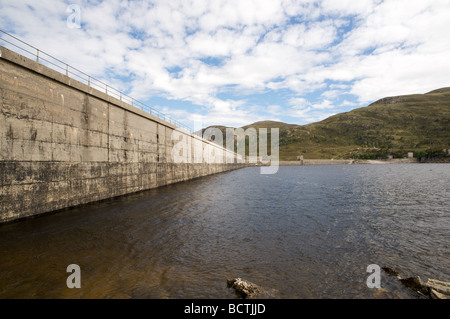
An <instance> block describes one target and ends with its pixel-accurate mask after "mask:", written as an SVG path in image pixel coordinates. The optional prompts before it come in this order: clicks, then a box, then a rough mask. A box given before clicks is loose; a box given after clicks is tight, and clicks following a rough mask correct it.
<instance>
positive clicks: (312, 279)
mask: <svg viewBox="0 0 450 319" xmlns="http://www.w3.org/2000/svg"><path fill="white" fill-rule="evenodd" d="M449 182H450V166H448V165H447V164H417V165H415V164H392V165H332V166H285V167H280V169H279V171H278V173H277V174H274V175H261V174H260V169H259V168H257V167H249V168H244V169H240V170H236V171H232V172H228V173H223V174H218V175H214V176H209V177H204V178H200V179H196V180H193V181H188V182H183V183H178V184H174V185H170V186H167V187H162V188H159V189H154V190H150V191H146V192H142V193H139V194H135V195H130V196H126V197H122V198H118V199H113V200H108V201H104V202H101V203H95V204H90V205H86V206H84V207H80V208H75V209H70V210H66V211H63V212H60V213H57V214H52V215H46V216H41V217H37V218H33V219H28V220H24V221H20V222H16V223H8V224H4V225H0V298H234V297H235V295H234V292H233V291H232V290H231V289H230V288H227V286H226V279H227V278H232V277H242V278H245V279H247V280H249V281H252V282H254V283H256V284H258V285H260V286H263V287H265V288H266V289H269V290H270V291H272V293H273V294H274V296H275V297H276V298H417V295H415V293H412V292H411V291H409V290H408V289H407V288H404V287H403V286H402V285H401V284H399V283H398V282H397V280H396V279H395V278H394V277H390V276H388V275H386V274H385V273H384V272H382V277H381V286H382V288H383V289H369V288H368V287H367V285H366V279H367V277H368V276H369V275H370V274H369V273H367V272H366V268H367V266H368V265H370V264H377V265H380V266H382V267H383V266H388V267H391V268H393V269H396V270H397V271H399V272H400V274H401V275H402V276H404V277H406V276H413V275H419V276H421V277H422V278H436V279H440V280H447V281H450V236H449V235H450V210H449V203H450V186H449ZM69 264H78V265H79V266H80V268H81V285H82V287H81V288H80V289H69V288H67V286H66V279H67V276H68V275H69V273H67V272H66V267H67V266H68V265H69Z"/></svg>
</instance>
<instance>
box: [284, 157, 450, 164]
mask: <svg viewBox="0 0 450 319" xmlns="http://www.w3.org/2000/svg"><path fill="white" fill-rule="evenodd" d="M449 163H450V160H448V159H435V160H431V159H430V160H423V161H420V160H418V159H416V158H398V159H386V160H381V159H380V160H353V159H348V160H344V159H303V160H297V161H279V163H278V165H279V166H308V165H350V164H370V165H386V164H449Z"/></svg>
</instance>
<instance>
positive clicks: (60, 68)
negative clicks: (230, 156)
mask: <svg viewBox="0 0 450 319" xmlns="http://www.w3.org/2000/svg"><path fill="white" fill-rule="evenodd" d="M1 42H4V43H7V45H4V47H6V48H8V49H11V50H12V51H15V52H17V49H19V50H21V52H17V53H19V54H21V55H23V56H25V57H28V58H30V59H32V60H36V62H38V63H40V64H42V65H45V66H47V67H49V68H51V69H53V70H55V71H57V72H59V73H62V74H65V75H66V76H68V77H70V78H72V79H74V80H77V81H79V82H81V83H84V84H86V85H87V86H88V87H90V88H94V89H97V90H98V91H100V92H104V93H106V94H107V95H109V96H112V97H114V98H116V99H118V100H120V101H123V102H125V103H127V104H129V105H131V106H133V107H136V108H138V109H140V110H142V111H144V112H146V113H148V114H150V115H153V116H156V117H158V118H160V119H162V120H164V121H166V122H169V123H171V124H173V125H175V126H177V127H179V128H182V129H185V130H187V131H188V132H190V133H193V132H194V131H193V130H192V129H191V128H190V127H188V126H187V125H184V124H183V123H180V122H179V121H177V120H175V119H173V118H171V117H169V116H167V115H165V114H163V113H161V112H159V111H158V110H155V109H154V108H152V107H150V106H148V105H146V104H144V103H142V102H140V101H138V100H136V99H134V98H132V97H131V96H128V95H127V94H125V93H123V92H122V91H119V90H117V89H115V88H114V87H112V86H110V85H108V84H107V83H105V82H103V81H100V80H98V79H96V78H94V77H92V76H90V75H89V74H86V73H84V72H82V71H80V70H78V69H77V68H74V67H72V66H70V65H69V64H67V63H65V62H63V61H61V60H59V59H57V58H55V57H53V56H51V55H50V54H48V53H45V52H44V51H41V50H40V49H38V48H36V47H34V46H32V45H30V44H28V43H26V42H25V41H22V40H20V39H19V38H17V37H15V36H13V35H11V34H9V33H7V32H5V31H3V30H0V43H1ZM2 45H3V44H2Z"/></svg>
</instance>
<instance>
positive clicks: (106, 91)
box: [105, 84, 108, 94]
mask: <svg viewBox="0 0 450 319" xmlns="http://www.w3.org/2000/svg"><path fill="white" fill-rule="evenodd" d="M105 93H106V94H108V84H106V90H105Z"/></svg>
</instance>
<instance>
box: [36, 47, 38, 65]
mask: <svg viewBox="0 0 450 319" xmlns="http://www.w3.org/2000/svg"><path fill="white" fill-rule="evenodd" d="M36 51H37V54H36V62H37V63H39V49H36Z"/></svg>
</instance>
